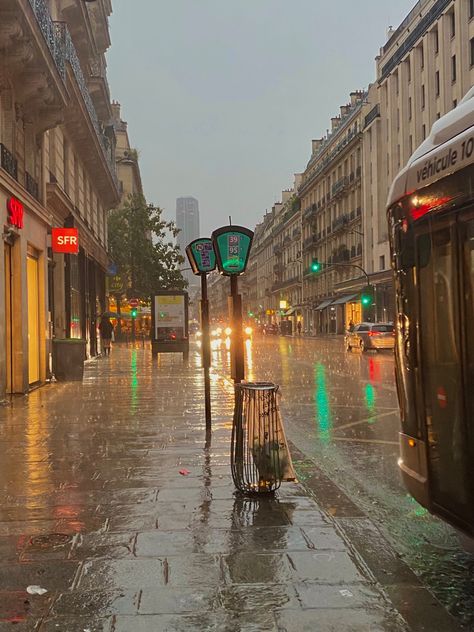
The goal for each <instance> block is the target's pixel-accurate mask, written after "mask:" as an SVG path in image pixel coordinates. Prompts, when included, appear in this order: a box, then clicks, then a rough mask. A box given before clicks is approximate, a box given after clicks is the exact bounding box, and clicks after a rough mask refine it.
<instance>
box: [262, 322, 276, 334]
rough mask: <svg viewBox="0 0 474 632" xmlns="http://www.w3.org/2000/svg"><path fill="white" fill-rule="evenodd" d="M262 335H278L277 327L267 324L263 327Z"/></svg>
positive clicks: (273, 324)
mask: <svg viewBox="0 0 474 632" xmlns="http://www.w3.org/2000/svg"><path fill="white" fill-rule="evenodd" d="M263 333H264V334H265V335H273V336H276V335H278V325H277V324H276V323H269V324H268V325H264V327H263Z"/></svg>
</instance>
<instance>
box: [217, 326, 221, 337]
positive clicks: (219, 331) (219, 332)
mask: <svg viewBox="0 0 474 632" xmlns="http://www.w3.org/2000/svg"><path fill="white" fill-rule="evenodd" d="M221 333H222V329H221V328H220V327H218V328H217V329H216V336H220V335H221Z"/></svg>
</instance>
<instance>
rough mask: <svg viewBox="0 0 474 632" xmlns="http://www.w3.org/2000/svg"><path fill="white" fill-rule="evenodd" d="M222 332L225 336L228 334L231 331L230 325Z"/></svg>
mask: <svg viewBox="0 0 474 632" xmlns="http://www.w3.org/2000/svg"><path fill="white" fill-rule="evenodd" d="M224 333H225V335H226V336H230V335H231V333H232V329H231V328H230V327H226V328H225V331H224Z"/></svg>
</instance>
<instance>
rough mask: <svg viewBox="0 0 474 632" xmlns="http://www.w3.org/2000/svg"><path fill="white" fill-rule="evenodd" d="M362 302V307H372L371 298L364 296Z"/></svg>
mask: <svg viewBox="0 0 474 632" xmlns="http://www.w3.org/2000/svg"><path fill="white" fill-rule="evenodd" d="M360 302H361V303H362V305H370V296H362V297H361V299H360Z"/></svg>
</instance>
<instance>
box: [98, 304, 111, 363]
mask: <svg viewBox="0 0 474 632" xmlns="http://www.w3.org/2000/svg"><path fill="white" fill-rule="evenodd" d="M99 331H100V340H101V342H102V348H103V350H104V355H106V356H107V355H110V347H111V343H112V336H113V334H114V326H113V325H112V322H111V320H110V316H109V314H107V313H105V314H102V317H101V319H100V325H99Z"/></svg>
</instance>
